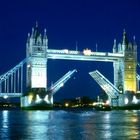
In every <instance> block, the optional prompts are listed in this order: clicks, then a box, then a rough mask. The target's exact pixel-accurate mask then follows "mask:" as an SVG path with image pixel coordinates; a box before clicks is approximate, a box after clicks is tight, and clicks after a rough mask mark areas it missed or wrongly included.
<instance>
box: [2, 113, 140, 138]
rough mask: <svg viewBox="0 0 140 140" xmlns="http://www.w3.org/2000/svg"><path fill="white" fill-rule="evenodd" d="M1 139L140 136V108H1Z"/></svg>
mask: <svg viewBox="0 0 140 140" xmlns="http://www.w3.org/2000/svg"><path fill="white" fill-rule="evenodd" d="M0 119H1V122H0V139H2V140H8V139H9V140H10V139H15V140H18V139H22V140H27V139H30V140H100V139H104V140H112V139H118V140H119V139H120V140H122V139H140V133H139V132H140V111H110V112H93V111H81V112H71V111H1V112H0Z"/></svg>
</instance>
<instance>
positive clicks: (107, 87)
mask: <svg viewBox="0 0 140 140" xmlns="http://www.w3.org/2000/svg"><path fill="white" fill-rule="evenodd" d="M49 59H63V60H81V61H105V62H112V63H113V67H114V83H111V82H110V81H109V80H108V79H107V78H105V76H103V75H102V74H101V73H100V72H99V71H98V70H96V71H93V72H90V73H89V74H90V75H91V76H92V77H93V78H94V79H95V81H96V82H97V83H98V84H99V85H100V86H101V87H102V88H103V89H104V91H105V92H106V94H107V95H108V98H109V101H110V105H111V106H125V105H129V104H133V103H137V102H138V100H137V98H136V97H137V96H136V95H137V93H138V92H139V80H140V76H139V75H138V74H137V64H138V62H137V45H136V42H135V37H134V39H133V43H130V42H128V40H127V37H126V32H125V31H124V32H123V38H122V41H121V43H119V44H118V46H117V43H116V40H114V45H113V52H97V51H95V52H92V51H91V50H89V49H85V50H83V51H82V52H81V51H77V50H76V51H74V50H68V49H63V50H56V49H49V48H48V38H47V34H46V30H44V35H43V36H42V35H41V34H40V32H39V28H38V24H36V27H35V28H32V33H31V35H30V34H28V39H27V43H26V58H25V59H24V60H23V61H21V62H20V63H19V64H18V65H16V66H15V67H14V68H12V69H10V70H9V71H8V72H6V73H4V74H2V75H1V76H0V97H4V98H7V97H20V98H21V107H22V108H33V107H38V106H39V107H41V108H51V107H52V106H53V95H54V94H55V93H56V92H57V91H58V90H59V89H60V88H61V87H62V86H63V85H64V83H66V82H67V81H68V80H69V79H70V78H71V76H73V74H74V73H75V72H76V70H75V69H74V70H71V71H69V72H67V73H66V74H65V75H64V76H63V77H62V78H60V79H59V80H58V81H57V82H56V83H54V84H53V85H51V87H48V83H47V67H48V66H47V61H48V60H49ZM25 64H26V65H25ZM24 65H25V66H24ZM24 68H25V69H26V74H25V70H24ZM24 75H25V76H26V90H25V91H24V90H23V89H25V88H23V86H24V84H23V83H24V80H23V79H24Z"/></svg>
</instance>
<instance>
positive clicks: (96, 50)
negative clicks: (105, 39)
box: [96, 43, 98, 52]
mask: <svg viewBox="0 0 140 140" xmlns="http://www.w3.org/2000/svg"><path fill="white" fill-rule="evenodd" d="M97 51H98V44H97V43H96V52H97Z"/></svg>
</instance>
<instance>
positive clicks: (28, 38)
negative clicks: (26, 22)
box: [27, 33, 30, 43]
mask: <svg viewBox="0 0 140 140" xmlns="http://www.w3.org/2000/svg"><path fill="white" fill-rule="evenodd" d="M29 40H30V33H28V37H27V43H29Z"/></svg>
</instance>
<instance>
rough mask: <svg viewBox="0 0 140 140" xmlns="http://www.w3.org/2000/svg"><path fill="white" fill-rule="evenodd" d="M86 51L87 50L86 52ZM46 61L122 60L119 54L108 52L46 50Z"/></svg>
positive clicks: (122, 56) (121, 55)
mask: <svg viewBox="0 0 140 140" xmlns="http://www.w3.org/2000/svg"><path fill="white" fill-rule="evenodd" d="M87 51H88V50H87ZM47 53H48V54H47V58H48V59H67V60H86V61H108V62H114V61H117V60H118V59H120V58H124V55H123V54H120V53H109V52H91V51H89V52H87V53H86V52H80V51H72V50H54V49H48V50H47Z"/></svg>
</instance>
